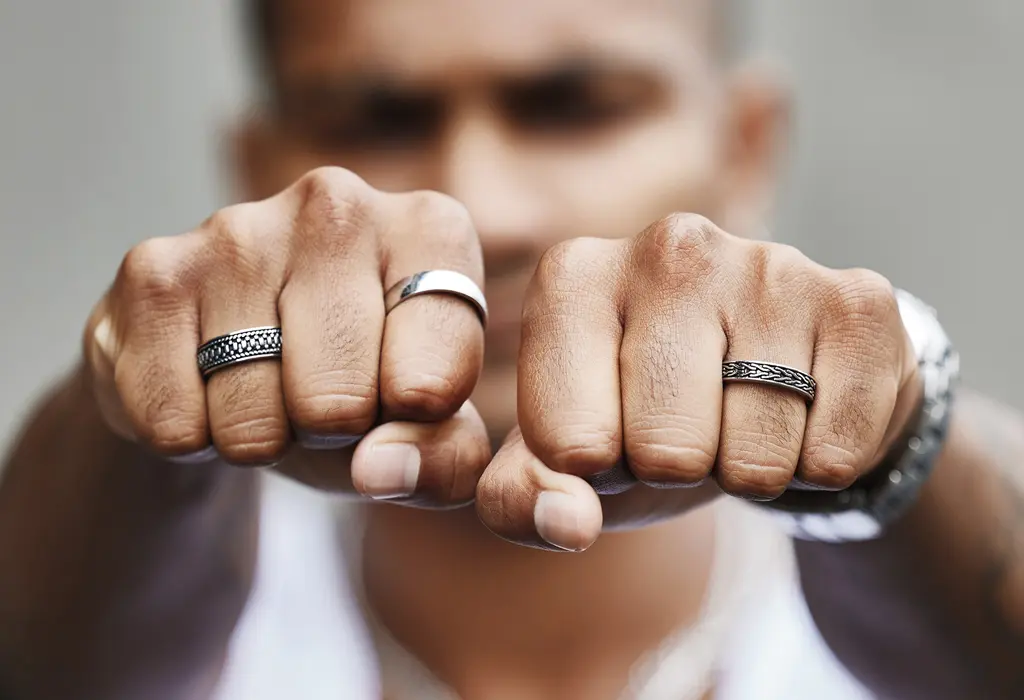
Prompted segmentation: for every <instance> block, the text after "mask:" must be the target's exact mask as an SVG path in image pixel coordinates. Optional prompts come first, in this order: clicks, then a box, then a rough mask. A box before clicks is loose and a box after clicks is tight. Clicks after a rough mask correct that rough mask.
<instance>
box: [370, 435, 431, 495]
mask: <svg viewBox="0 0 1024 700" xmlns="http://www.w3.org/2000/svg"><path fill="white" fill-rule="evenodd" d="M366 463H367V467H368V468H367V469H366V476H365V477H364V478H363V489H364V491H365V493H366V495H367V496H369V497H370V498H376V499H384V498H401V497H403V496H411V495H412V494H413V493H414V492H415V491H416V482H417V481H419V478H420V451H419V450H417V449H416V447H414V446H413V445H409V444H405V443H400V442H392V443H386V444H383V445H374V446H373V447H371V448H370V452H369V454H367V456H366Z"/></svg>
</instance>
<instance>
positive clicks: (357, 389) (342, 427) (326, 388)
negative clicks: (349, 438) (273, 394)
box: [289, 376, 377, 435]
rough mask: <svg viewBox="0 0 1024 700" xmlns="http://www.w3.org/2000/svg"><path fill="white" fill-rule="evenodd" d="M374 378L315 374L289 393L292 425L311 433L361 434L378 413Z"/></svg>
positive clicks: (370, 425) (367, 428) (369, 426)
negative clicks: (359, 378)
mask: <svg viewBox="0 0 1024 700" xmlns="http://www.w3.org/2000/svg"><path fill="white" fill-rule="evenodd" d="M374 385H375V380H374V378H373V377H365V378H363V381H359V380H356V379H355V378H353V377H352V376H345V377H330V376H328V377H318V378H315V379H312V380H309V381H308V382H307V383H306V384H305V385H303V386H299V387H297V388H296V389H295V390H294V391H293V392H292V397H291V400H290V401H289V404H290V405H289V414H290V417H291V420H292V423H294V424H295V427H296V428H298V429H300V430H303V431H306V432H308V433H311V434H324V435H329V434H344V435H362V434H364V433H366V432H367V431H368V430H369V429H370V428H371V427H372V425H373V422H374V420H375V419H376V416H377V392H376V390H375V388H374Z"/></svg>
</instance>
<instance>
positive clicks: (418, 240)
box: [0, 0, 1024, 700]
mask: <svg viewBox="0 0 1024 700" xmlns="http://www.w3.org/2000/svg"><path fill="white" fill-rule="evenodd" d="M256 4H257V5H260V6H261V7H260V8H259V9H258V10H257V12H258V16H259V17H260V18H261V22H259V24H258V26H259V27H260V29H261V31H262V33H261V40H262V46H263V48H264V49H265V54H264V55H265V59H266V60H265V68H266V77H267V86H268V94H269V101H270V104H271V109H269V110H267V112H266V113H265V114H263V115H261V116H260V117H259V118H254V119H252V120H251V121H250V122H248V123H246V124H244V125H243V126H242V127H241V128H240V129H239V133H238V137H237V141H236V143H237V146H238V147H237V164H238V172H239V179H240V182H241V184H242V187H243V189H244V194H245V197H244V200H245V201H246V202H249V203H247V204H241V205H237V206H233V207H229V208H227V209H225V210H222V211H221V212H218V213H217V214H215V215H213V216H212V217H211V218H210V219H208V220H207V221H206V222H205V223H203V224H202V225H201V226H200V227H198V228H197V229H196V230H195V231H193V232H190V233H186V234H183V235H181V236H176V237H171V238H161V239H150V240H148V241H147V242H145V243H143V244H141V245H140V246H138V247H137V248H135V249H133V250H132V251H131V252H129V253H128V255H127V256H126V258H125V260H124V262H123V264H122V266H121V269H120V271H119V273H118V275H117V278H116V280H114V282H113V284H112V286H111V288H110V290H109V292H108V293H107V294H106V295H105V296H104V297H103V299H102V300H100V302H99V303H98V304H97V306H96V310H95V312H94V314H93V315H92V317H91V319H90V320H89V322H88V324H87V328H86V332H85V344H84V348H85V349H84V357H83V362H82V364H81V368H80V369H79V370H78V371H76V372H75V373H74V374H73V376H71V377H69V378H68V379H66V380H65V381H64V382H62V383H61V384H60V385H59V386H58V387H57V389H56V390H55V391H54V392H53V393H52V394H51V396H50V397H49V398H48V399H47V400H46V401H45V402H44V403H43V404H42V406H41V407H40V408H39V410H38V411H37V413H36V414H35V416H34V417H33V418H32V420H31V421H30V424H29V425H28V426H27V428H26V430H25V433H24V436H23V437H22V439H21V441H20V442H19V444H18V445H17V447H16V448H15V450H14V452H13V454H12V456H11V459H10V462H9V464H8V466H7V469H6V475H5V480H4V483H3V488H2V490H0V605H2V606H3V608H2V610H0V615H2V617H0V619H2V620H3V625H2V627H0V683H2V684H3V685H4V688H5V690H6V692H7V693H8V694H10V695H11V696H12V697H15V698H207V697H216V695H217V694H218V693H221V694H222V695H223V694H226V693H229V692H230V686H231V682H230V679H228V680H225V678H224V669H225V668H227V669H242V671H244V673H249V674H254V675H255V676H256V677H259V678H262V676H260V673H261V672H262V671H263V670H265V669H266V668H268V667H270V666H273V664H274V663H275V661H277V660H278V659H279V658H280V657H288V655H289V654H293V653H299V652H296V650H295V649H292V648H289V644H288V643H287V642H286V641H284V640H285V639H287V638H289V637H291V638H294V639H296V640H301V639H304V638H305V637H306V636H307V635H308V636H314V637H315V636H316V635H317V634H318V631H317V629H314V628H312V627H306V628H304V627H302V626H301V625H300V626H298V628H296V627H294V626H293V627H291V628H289V627H288V626H287V624H286V623H288V622H289V619H288V614H287V612H286V614H285V615H284V616H283V617H279V618H275V619H276V620H277V621H278V623H280V625H279V626H278V627H275V628H274V629H276V630H279V631H280V630H288V632H287V636H286V635H283V634H282V635H281V644H280V646H279V647H276V648H274V649H272V651H271V652H270V653H268V654H267V655H266V656H263V657H260V656H259V655H255V656H253V655H251V654H250V655H247V654H246V653H243V652H245V651H246V649H245V645H244V644H235V645H234V646H232V645H231V643H230V642H231V638H232V633H233V631H234V630H235V628H236V627H237V626H238V625H239V622H240V620H242V624H243V625H244V624H245V620H244V619H243V612H245V603H246V601H247V599H248V597H249V595H250V591H251V589H252V584H253V576H254V571H255V569H256V560H255V552H256V543H257V529H258V528H257V521H258V516H259V514H260V484H261V481H263V479H262V474H263V472H261V471H259V470H256V469H252V467H256V466H265V467H266V466H273V467H274V469H275V470H276V471H277V472H280V473H283V474H286V475H288V476H291V477H294V478H295V479H298V480H299V481H301V482H304V483H307V484H310V485H312V486H314V487H315V488H317V489H320V490H323V491H328V492H348V493H353V492H354V493H356V494H358V495H361V496H364V497H368V499H369V500H385V501H389V502H390V503H388V504H381V505H372V506H366V507H365V508H364V507H362V506H353V505H348V506H345V509H346V510H347V511H348V515H349V516H351V515H353V513H352V512H351V511H352V509H353V508H357V509H358V511H357V513H356V515H358V520H359V521H360V522H361V525H360V532H361V536H359V537H356V536H354V534H355V533H356V520H357V519H354V518H352V517H347V518H344V519H342V521H341V522H342V525H341V526H340V528H339V530H340V536H339V539H340V540H343V541H348V543H347V544H346V545H345V549H344V552H345V555H346V563H347V566H348V567H349V569H350V570H351V571H352V572H353V576H352V580H353V586H354V590H355V592H356V595H357V596H358V597H359V598H360V600H361V604H362V606H363V609H364V610H365V613H366V619H367V623H368V626H369V629H370V631H371V632H372V635H373V638H374V640H375V643H376V651H377V656H378V660H379V665H380V669H381V683H382V685H383V689H384V690H383V692H384V694H385V697H388V698H389V699H390V700H401V699H402V698H406V697H452V696H457V697H463V698H468V699H472V698H485V697H486V698H497V697H510V698H555V697H557V698H588V699H590V698H594V699H600V698H616V697H659V698H660V697H671V698H699V697H712V696H714V697H754V698H769V697H787V698H793V697H798V695H797V694H798V693H800V692H804V693H805V694H806V695H807V696H808V697H846V696H849V697H858V696H863V693H864V692H867V691H871V692H873V693H874V694H876V695H878V696H882V697H923V698H968V697H970V698H979V697H985V698H990V697H991V698H997V697H1020V696H1021V693H1022V692H1024V675H1022V671H1021V660H1022V659H1024V563H1022V556H1024V554H1022V552H1021V544H1022V539H1021V532H1022V529H1021V528H1022V521H1021V519H1022V517H1024V515H1022V514H1024V507H1022V505H1021V504H1022V503H1024V479H1022V473H1021V467H1020V464H1021V458H1022V457H1024V429H1022V428H1024V423H1022V421H1021V419H1020V417H1019V416H1017V415H1015V414H1014V413H1012V412H1011V411H1009V410H1008V409H1005V408H1003V407H999V406H995V405H993V404H991V403H990V402H988V401H985V400H983V399H980V398H976V397H971V396H969V395H965V394H963V395H960V396H958V398H957V403H956V410H955V411H954V412H953V413H952V422H951V425H949V428H948V432H947V422H946V421H947V420H948V418H949V413H948V412H947V410H946V408H947V405H948V401H949V400H950V398H951V393H950V385H951V382H952V380H953V379H954V377H955V356H954V355H953V354H952V351H951V350H950V348H949V347H948V345H947V344H945V342H944V337H943V336H942V333H941V329H940V328H939V327H938V326H937V323H936V322H935V321H934V319H933V318H932V317H931V315H930V314H929V313H928V311H927V310H925V309H923V308H922V307H921V305H919V304H916V303H915V302H914V301H913V300H912V299H911V298H909V297H906V296H903V295H898V294H897V293H895V292H894V291H893V290H892V288H891V287H890V286H889V285H888V283H887V282H886V281H885V280H883V279H881V278H880V277H879V276H878V275H875V274H873V273H868V272H865V271H849V270H846V271H837V270H829V269H826V268H823V267H821V266H819V265H817V264H815V263H813V262H811V261H810V260H807V259H806V258H805V257H803V256H802V255H801V254H800V253H799V252H797V251H795V250H793V249H791V248H788V247H785V246H780V245H777V244H773V243H770V242H768V241H766V240H763V238H761V237H760V236H759V233H760V232H761V230H762V228H761V223H762V221H764V219H765V217H766V215H767V211H768V208H769V205H770V200H771V196H772V189H773V173H774V165H775V163H774V155H775V151H776V147H777V145H778V141H779V136H780V131H781V130H782V128H783V126H784V125H783V122H784V112H785V109H784V106H785V105H784V100H783V99H782V96H781V94H780V93H779V91H778V90H776V89H775V88H774V87H773V84H772V83H771V82H770V81H768V80H767V79H766V78H764V77H758V76H756V75H754V74H750V73H742V72H738V71H733V70H731V69H729V67H727V66H725V65H723V63H722V61H721V57H722V51H723V46H722V33H721V32H720V31H719V30H720V29H721V23H722V17H721V15H720V14H719V13H720V9H719V7H718V6H717V5H716V4H714V3H709V2H702V1H701V0H641V1H632V2H628V3H626V2H616V1H615V0H566V1H565V2H545V1H544V0H518V1H517V2H511V0H500V1H495V2H488V3H479V2H471V1H470V0H433V1H432V2H410V1H409V0H373V1H372V2H371V1H370V0H347V1H344V2H343V1H342V0H296V1H293V2H288V3H284V2H274V1H273V0H270V1H269V2H266V3H256ZM339 166H343V167H344V168H345V169H344V170H343V169H341V167H339ZM431 190H432V191H437V192H443V193H445V194H446V195H447V196H444V195H440V194H436V193H433V192H429V191H431ZM115 204H116V203H112V206H113V205H115ZM673 211H687V212H697V213H699V214H701V215H703V217H707V218H703V217H702V216H697V215H672V214H671V212H673ZM712 222H714V223H712ZM152 227H153V224H152V222H140V234H146V232H147V231H148V230H151V229H152ZM727 232H728V233H727ZM485 267H486V270H487V278H486V281H487V285H486V290H487V302H489V307H485V306H484V304H483V303H482V299H481V298H480V297H479V296H478V293H477V287H482V286H483V282H484V279H483V270H484V268H485ZM425 271H434V272H433V273H431V274H428V275H426V276H424V277H416V275H417V273H420V272H425ZM437 271H443V272H437ZM403 292H412V294H411V295H408V296H403ZM427 292H429V293H427ZM482 321H486V323H487V326H486V334H487V335H486V341H487V342H486V350H485V349H484V348H485V345H484V333H483V330H482V329H483V324H482V323H481V322H482ZM250 329H253V330H250ZM277 329H280V331H278V330H277ZM239 334H241V335H239ZM225 335H227V336H228V339H227V340H226V341H220V340H217V339H219V338H222V337H224V336H225ZM209 341H213V344H212V345H206V346H204V349H203V351H202V352H200V353H199V354H198V363H197V348H198V347H199V346H200V345H201V344H203V343H208V342H209ZM254 358H256V359H254ZM201 370H203V371H201ZM723 379H726V380H729V381H728V382H727V383H723ZM733 380H736V381H733ZM492 445H493V446H494V447H496V448H497V450H496V453H495V454H493V455H492ZM276 488H277V487H274V488H271V489H269V490H268V492H267V494H266V495H267V497H268V502H267V504H266V505H267V506H271V505H272V503H273V494H275V493H276V490H275V489H276ZM598 492H600V495H598ZM737 497H739V498H737ZM743 500H749V501H760V502H763V503H764V505H761V506H754V505H749V504H746V503H743V502H742V501H743ZM311 503H313V504H315V505H316V506H317V507H322V505H323V501H322V500H320V499H312V498H311ZM471 503H474V504H475V507H470V506H469V504H471ZM699 506H704V507H699ZM311 507H312V506H311ZM769 510H773V511H774V512H775V513H776V514H783V513H788V514H790V515H791V516H793V517H792V518H791V520H793V519H794V518H795V520H798V521H799V522H800V523H802V528H803V530H802V531H801V535H802V537H804V538H807V539H806V540H800V541H799V542H798V544H797V545H796V547H795V552H796V562H797V564H798V567H799V575H800V577H801V580H802V582H803V593H804V595H805V596H806V602H807V604H808V607H809V609H810V612H811V613H812V614H813V616H814V621H815V623H816V625H817V629H818V630H819V631H820V633H821V635H822V637H823V638H824V639H825V640H826V641H827V643H828V645H829V647H830V648H831V650H832V651H833V652H834V653H835V655H836V657H838V659H839V661H841V662H842V665H843V667H845V669H848V671H849V672H851V674H852V675H853V676H856V677H857V678H858V679H859V683H860V684H861V685H862V686H863V688H862V687H861V685H858V684H857V683H854V682H853V681H852V680H851V679H850V678H848V677H847V676H846V675H845V672H844V671H843V670H842V668H841V667H839V666H838V665H836V664H835V662H834V661H833V660H831V659H830V658H829V656H828V654H826V653H824V652H823V650H822V647H821V646H820V645H817V646H816V638H815V637H814V636H813V635H810V634H805V632H806V630H805V629H804V628H801V626H800V615H801V613H802V612H803V608H801V607H800V606H799V605H789V604H788V603H787V602H786V593H785V591H786V590H788V589H787V588H786V583H787V582H788V581H789V580H790V579H789V578H788V572H789V569H788V566H789V564H790V559H789V558H788V557H789V556H790V554H791V551H792V550H791V548H790V547H789V546H788V543H786V541H785V540H781V539H780V538H779V536H778V535H777V534H776V531H775V530H773V529H772V528H770V527H768V526H767V524H766V523H768V522H770V521H769V520H768V519H767V515H765V513H767V512H768V511H769ZM866 514H868V515H870V516H871V517H870V518H869V517H867V515H866ZM851 522H852V523H853V525H852V526H851ZM288 524H289V523H288V521H287V518H275V517H267V518H266V519H265V521H264V531H263V532H262V533H261V534H262V536H263V537H264V538H273V536H274V533H275V530H276V529H277V528H280V527H286V526H287V525H288ZM495 535H497V536H498V537H495ZM318 536H319V534H318V533H317V532H314V531H312V530H311V531H310V532H308V533H303V532H300V533H298V534H297V535H296V538H295V540H294V541H292V542H286V543H285V546H284V550H283V551H287V550H288V549H289V545H291V547H292V548H293V551H298V552H300V553H301V554H302V555H304V556H307V555H309V553H310V552H315V551H316V549H315V547H313V546H312V544H311V542H312V540H314V539H315V538H316V537H318ZM499 538H501V539H499ZM503 540H508V542H506V541H503ZM836 540H843V541H841V542H837V541H836ZM847 540H853V541H847ZM780 542H781V543H782V544H781V546H780ZM520 545H527V546H525V547H524V546H520ZM566 550H569V551H571V552H573V553H565V551H566ZM584 550H585V551H584ZM280 551H282V550H279V552H280ZM554 552H559V553H554ZM309 556H311V555H309ZM278 561H281V560H270V561H269V562H268V561H266V560H264V561H263V562H262V563H261V566H263V567H265V568H263V569H261V574H260V576H261V578H262V579H263V580H262V583H261V585H267V586H268V587H269V588H274V586H275V585H276V583H277V582H282V581H293V582H295V585H294V586H293V590H296V591H298V592H299V596H298V597H297V598H298V599H295V600H294V601H292V602H293V603H294V605H295V608H296V609H298V608H300V607H301V606H302V605H303V604H304V603H308V601H309V600H314V601H318V600H320V598H319V596H321V595H323V594H324V591H325V590H326V589H325V587H324V585H323V584H324V581H317V580H313V578H312V577H311V576H307V574H308V572H309V571H310V570H312V569H298V568H296V569H286V568H284V567H282V566H276V564H277V563H278ZM293 562H294V557H293ZM293 565H294V566H296V567H298V566H300V565H301V563H299V564H293ZM334 583H336V584H337V585H339V586H340V585H341V583H340V582H339V581H337V580H335V581H334ZM326 585H327V586H330V585H331V583H327V584H326ZM302 598H305V599H306V600H302ZM265 602H266V599H265V598H261V597H260V596H257V597H256V598H255V599H254V603H253V606H252V608H251V609H250V610H248V611H247V612H245V614H246V615H248V616H250V618H251V617H252V616H259V615H261V614H263V615H270V616H271V617H272V612H267V606H266V605H265V604H264V603H265ZM801 605H802V603H801ZM337 619H340V617H339V618H332V617H330V616H328V615H327V613H326V612H325V614H324V619H323V620H321V621H320V622H321V623H322V625H324V626H328V627H329V626H331V625H333V624H336V621H337ZM276 641H278V639H277V638H276V637H270V639H269V640H268V639H264V640H263V642H264V644H267V643H269V642H276ZM296 643H299V642H298V641H296ZM338 648H342V649H343V648H344V647H338ZM248 651H251V649H250V650H248ZM338 663H342V661H341V660H339V661H338ZM236 672H237V671H235V670H231V671H229V673H236ZM324 672H325V674H327V673H328V669H325V670H324ZM317 673H318V670H317V669H316V668H313V669H309V670H308V671H307V672H306V673H305V674H304V675H303V676H302V677H290V678H268V680H267V681H266V683H264V684H263V685H262V690H265V691H268V692H274V691H273V689H274V688H275V687H276V688H277V689H278V690H276V692H277V693H278V694H279V695H278V696H284V697H305V696H309V695H310V694H312V693H313V692H315V691H316V690H317V689H320V690H321V691H322V690H323V688H324V686H323V685H322V684H320V682H319V681H318V680H317V677H316V674H317ZM784 676H785V677H787V678H788V679H789V680H790V681H792V682H791V683H789V684H786V683H782V682H780V678H782V677H784ZM235 677H237V676H235ZM225 683H226V685H225ZM273 683H277V685H276V686H273V685H271V684H273ZM751 686H753V687H751ZM347 691H348V692H352V693H354V692H355V691H354V690H353V687H349V688H347V689H346V688H345V687H344V686H341V687H340V688H338V689H336V692H337V693H338V695H337V696H344V694H345V693H346V692H347ZM446 693H447V695H445V694H446ZM248 697H251V695H250V696H248Z"/></svg>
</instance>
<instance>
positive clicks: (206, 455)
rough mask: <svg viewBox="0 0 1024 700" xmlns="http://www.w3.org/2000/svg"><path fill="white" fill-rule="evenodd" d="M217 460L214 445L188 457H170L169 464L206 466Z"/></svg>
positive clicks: (187, 455) (189, 454)
mask: <svg viewBox="0 0 1024 700" xmlns="http://www.w3.org/2000/svg"><path fill="white" fill-rule="evenodd" d="M215 459H217V448H216V447H214V446H213V445H210V446H208V447H204V448H203V449H201V450H198V451H196V452H190V453H188V454H186V455H174V456H172V457H168V458H167V461H168V462H174V463H175V464H206V463H207V462H212V461H213V460H215Z"/></svg>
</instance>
